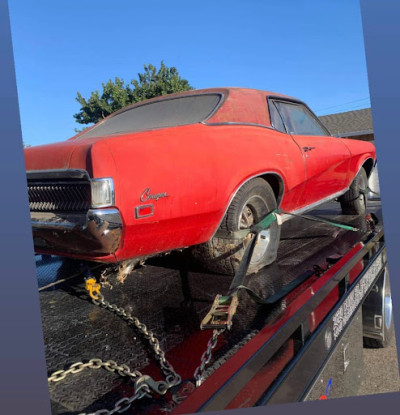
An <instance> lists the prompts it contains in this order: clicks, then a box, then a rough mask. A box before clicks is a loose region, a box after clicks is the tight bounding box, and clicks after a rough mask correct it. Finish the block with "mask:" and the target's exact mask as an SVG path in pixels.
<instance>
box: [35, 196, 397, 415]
mask: <svg viewBox="0 0 400 415" xmlns="http://www.w3.org/2000/svg"><path fill="white" fill-rule="evenodd" d="M368 212H371V213H373V214H374V215H375V217H376V218H378V223H377V224H375V222H374V221H367V220H366V218H365V215H363V216H341V214H340V209H339V206H338V204H337V203H334V202H332V203H329V204H326V205H324V206H322V207H320V208H319V209H318V210H315V211H313V212H311V213H310V214H311V215H317V216H319V217H322V218H325V219H327V220H329V221H334V222H339V223H346V224H348V225H351V226H353V227H355V228H358V231H357V232H352V231H349V230H344V229H339V228H336V227H334V226H332V225H331V224H328V223H324V222H315V221H310V220H306V219H304V218H294V219H292V220H290V221H288V222H285V223H284V224H283V225H282V233H281V244H280V248H279V252H278V259H277V261H276V263H274V264H272V265H270V266H268V267H265V268H264V269H263V270H261V271H259V272H258V273H256V274H253V275H249V276H247V277H246V280H245V284H246V285H247V287H249V288H251V290H253V291H254V292H256V293H257V294H258V295H259V296H260V297H263V298H267V299H269V300H270V301H269V302H268V301H267V302H268V304H264V305H260V304H258V303H256V302H255V301H254V300H253V299H252V298H251V297H250V296H249V295H248V294H247V293H246V292H244V291H243V292H240V294H239V305H238V307H237V310H236V314H235V315H234V316H233V318H232V327H231V328H230V330H224V331H222V330H221V331H216V330H201V329H200V323H201V321H202V319H203V318H204V316H205V315H207V313H208V311H209V310H210V307H211V305H212V303H213V300H214V298H215V296H216V295H217V294H224V293H226V292H227V290H228V288H229V286H230V284H231V281H232V277H228V276H224V275H213V274H210V273H207V272H205V271H204V270H203V269H201V268H200V266H198V265H196V264H194V263H193V262H192V261H191V260H190V256H189V255H188V253H187V251H183V252H175V253H171V254H170V255H168V256H165V257H161V258H154V259H152V260H148V261H147V263H146V264H145V265H144V266H142V267H140V268H138V269H135V270H134V271H132V273H131V274H130V275H129V276H128V277H127V278H126V279H125V280H121V279H119V280H118V278H117V276H116V275H113V274H110V273H109V274H108V275H107V276H105V275H104V274H103V276H102V277H99V278H98V281H99V282H100V283H101V295H102V296H103V298H104V299H106V301H107V304H115V307H114V309H112V308H110V307H108V308H107V307H104V306H103V307H102V306H101V304H100V306H99V305H98V304H97V305H96V304H94V303H93V302H91V301H90V297H89V296H88V293H87V291H86V289H85V281H84V278H83V273H82V268H81V265H80V264H78V262H77V261H72V260H65V259H64V260H63V259H62V258H60V257H54V256H40V255H38V256H37V273H38V280H39V292H40V300H41V310H42V322H43V332H44V341H45V353H46V360H47V368H48V373H49V376H50V379H53V380H54V381H52V380H50V381H49V388H50V397H51V404H52V411H53V414H55V415H56V414H57V415H61V414H63V415H67V414H69V415H72V414H81V413H86V414H88V413H97V414H112V413H121V412H123V411H125V412H124V413H127V414H165V413H173V414H183V413H195V412H205V411H213V410H222V409H234V408H245V407H252V406H263V405H268V404H275V403H287V402H298V401H306V400H317V399H327V398H335V397H344V396H352V395H355V394H356V392H357V388H358V386H359V384H360V383H361V380H362V379H361V374H362V363H363V362H362V347H363V343H364V344H365V343H367V344H370V345H373V346H378V347H384V346H385V345H386V344H387V342H388V341H389V340H390V337H391V334H392V331H393V321H392V317H391V296H390V286H389V276H388V272H387V266H386V249H385V242H384V231H383V226H382V215H381V206H380V202H379V201H369V202H368ZM86 265H87V266H88V267H89V268H92V269H91V271H90V272H92V273H94V274H96V272H97V276H100V275H101V272H100V271H101V270H102V268H101V266H100V268H99V265H98V264H86ZM299 281H301V282H300V283H299ZM115 309H119V314H118V312H115ZM122 310H123V312H125V314H124V313H123V312H121V311H122ZM117 311H118V310H117ZM124 316H125V317H126V316H135V317H136V318H137V319H138V321H139V323H138V324H136V323H135V324H127V322H128V323H129V322H130V323H132V321H133V320H130V321H127V320H129V317H128V319H127V318H124ZM141 323H144V324H145V326H146V327H147V328H148V330H151V332H152V333H154V336H155V338H157V339H158V342H159V343H158V342H156V343H157V344H158V345H159V348H158V349H157V345H156V346H155V343H154V342H149V341H148V340H149V338H151V336H147V338H146V336H143V325H142V326H141V327H142V329H140V327H139V328H138V325H140V324H141ZM146 330H147V329H146ZM146 330H145V331H146ZM157 350H159V353H158V354H157ZM160 351H161V352H160ZM164 352H165V361H167V362H169V364H171V365H172V366H173V368H174V371H175V372H176V373H177V374H179V376H180V378H181V382H179V383H178V384H177V385H176V386H174V387H172V388H171V389H169V390H168V391H167V392H165V390H164V391H161V392H160V390H161V387H160V383H159V384H158V386H159V387H158V392H160V393H157V384H154V385H153V388H152V389H151V390H150V389H146V392H148V393H147V394H141V395H140V393H139V395H140V396H139V395H138V394H137V393H138V389H135V383H136V387H137V382H136V381H137V379H138V377H139V375H141V376H143V375H147V376H151V378H152V379H155V380H157V381H163V380H165V379H166V373H167V374H168V370H166V371H165V370H164V371H163V370H162V369H160V365H159V364H158V363H157V359H158V362H160V361H164V360H163V356H164ZM160 353H161V355H160ZM160 356H161V357H160ZM91 359H101V361H99V360H95V361H93V360H91ZM110 361H111V362H112V363H109V362H110ZM75 362H80V363H77V365H75V366H74V367H73V368H72V370H71V364H73V363H75ZM101 362H103V363H101ZM104 362H106V364H104ZM107 362H108V363H107ZM201 363H203V366H202V367H200V369H199V366H201ZM122 365H127V366H122ZM161 366H162V365H161ZM127 367H128V369H127ZM74 368H75V370H74ZM90 368H91V369H95V370H89V369H90ZM121 368H122V369H121ZM84 369H87V370H84ZM104 369H108V370H104ZM164 369H165V368H164ZM196 369H197V371H196ZM60 370H61V372H58V377H57V376H56V377H53V378H52V374H54V372H57V371H60ZM135 370H138V371H140V373H137V374H136V375H129V373H135V372H134V371H135ZM65 371H68V372H65ZM195 372H196V375H197V376H194V374H195ZM127 373H128V376H126V375H127ZM169 373H171V372H169ZM56 378H57V379H56ZM148 379H149V378H148ZM55 380H57V381H55ZM196 382H197V383H196ZM139 392H140V390H139ZM135 394H136V398H132V397H133V396H135ZM130 398H131V399H130ZM105 409H107V410H105ZM96 411H98V412H96Z"/></svg>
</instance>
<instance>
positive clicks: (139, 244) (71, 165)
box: [25, 88, 376, 274]
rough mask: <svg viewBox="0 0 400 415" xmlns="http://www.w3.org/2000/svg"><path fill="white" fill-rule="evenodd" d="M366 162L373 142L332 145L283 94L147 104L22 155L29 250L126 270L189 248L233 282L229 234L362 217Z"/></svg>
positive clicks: (275, 241) (266, 236) (273, 246)
mask: <svg viewBox="0 0 400 415" xmlns="http://www.w3.org/2000/svg"><path fill="white" fill-rule="evenodd" d="M375 157H376V154H375V148H374V146H373V145H372V144H370V143H368V142H363V141H356V140H351V139H343V138H337V137H333V136H331V135H330V133H329V131H328V130H327V129H326V128H325V127H324V126H323V125H322V123H321V122H320V120H319V119H318V118H317V117H316V116H315V115H314V114H313V112H312V111H311V110H310V109H309V108H308V106H307V105H306V104H304V103H303V102H302V101H299V100H297V99H295V98H291V97H288V96H285V95H281V94H277V93H273V92H265V91H260V90H254V89H245V88H214V89H203V90H193V91H188V92H182V93H177V94H171V95H166V96H161V97H157V98H153V99H150V100H147V101H143V102H140V103H137V104H134V105H130V106H128V107H125V108H123V109H121V110H119V111H117V112H115V113H114V114H112V115H110V116H108V117H106V118H105V119H103V120H102V121H100V122H99V123H97V124H96V125H94V126H92V127H90V128H88V129H86V130H84V131H82V132H81V133H79V134H78V135H76V136H74V137H72V138H70V139H69V140H67V141H65V142H58V143H55V144H49V145H43V146H37V147H31V148H27V149H25V161H26V168H27V179H28V192H29V203H30V211H31V220H32V229H33V237H34V246H35V251H36V252H38V253H43V254H56V255H63V256H69V257H73V258H81V259H85V260H91V261H100V262H106V263H127V262H126V261H132V260H142V259H144V258H148V257H150V256H153V255H156V254H160V253H165V252H169V251H172V250H176V249H181V248H187V247H192V252H193V255H194V256H195V257H196V258H197V259H199V260H200V261H201V262H202V263H203V264H204V265H205V266H206V267H207V268H208V269H209V270H211V271H213V272H217V273H224V274H233V273H234V272H235V270H236V269H237V267H238V264H239V262H240V259H241V257H242V255H243V251H244V246H245V244H246V243H245V242H246V241H243V239H235V238H234V237H233V236H232V237H230V236H229V235H230V233H231V234H232V232H235V231H237V230H241V229H247V228H250V227H251V226H252V225H254V224H256V223H257V222H259V221H260V220H261V219H263V218H264V217H265V216H266V215H267V214H268V213H270V212H272V211H273V210H274V209H276V208H277V207H279V208H281V209H282V210H284V211H286V212H289V213H296V214H301V213H303V212H306V211H307V210H310V209H312V208H315V207H316V206H317V205H319V204H322V203H324V202H327V201H329V200H333V199H337V200H338V201H339V202H340V204H341V207H342V210H343V213H345V214H351V215H359V214H362V213H363V212H364V211H365V206H366V197H365V195H366V190H367V180H368V176H369V175H370V174H371V172H372V170H373V167H374V163H375ZM288 218H289V217H288V215H286V216H285V215H283V217H282V219H283V221H284V220H286V219H288ZM280 223H281V221H275V222H274V223H273V224H272V225H271V226H270V227H269V228H268V229H266V230H265V231H263V232H261V233H260V234H259V235H258V241H257V244H256V247H255V249H254V253H253V256H252V260H251V263H250V267H249V271H248V272H249V273H252V272H256V271H258V270H259V269H260V268H262V267H264V266H266V265H268V264H270V263H272V262H273V261H274V260H275V259H276V256H277V249H278V245H279V239H280ZM232 235H234V233H233V234H232Z"/></svg>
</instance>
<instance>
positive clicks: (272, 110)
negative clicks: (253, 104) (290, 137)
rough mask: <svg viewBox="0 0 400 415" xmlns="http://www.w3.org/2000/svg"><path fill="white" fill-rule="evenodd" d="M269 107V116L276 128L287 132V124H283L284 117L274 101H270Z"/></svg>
mask: <svg viewBox="0 0 400 415" xmlns="http://www.w3.org/2000/svg"><path fill="white" fill-rule="evenodd" d="M268 107H269V116H270V118H271V125H272V127H274V128H275V130H278V131H280V132H281V133H286V129H285V126H284V125H283V121H282V118H281V116H280V114H279V112H278V109H277V108H276V106H275V102H274V101H268Z"/></svg>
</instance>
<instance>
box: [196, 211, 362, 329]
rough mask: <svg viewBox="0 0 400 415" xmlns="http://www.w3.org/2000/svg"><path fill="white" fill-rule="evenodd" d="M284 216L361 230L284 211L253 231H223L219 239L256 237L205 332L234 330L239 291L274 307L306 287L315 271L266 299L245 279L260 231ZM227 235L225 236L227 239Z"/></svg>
mask: <svg viewBox="0 0 400 415" xmlns="http://www.w3.org/2000/svg"><path fill="white" fill-rule="evenodd" d="M280 214H287V215H291V216H296V217H301V218H303V219H308V220H312V221H317V222H323V223H326V224H329V225H332V226H335V227H338V228H341V229H345V230H348V231H352V232H357V231H359V229H358V228H354V227H353V226H349V225H345V224H343V223H337V222H332V221H330V220H327V219H324V218H321V217H318V216H308V215H300V214H295V213H289V212H285V211H283V210H281V209H279V208H278V209H274V210H273V211H272V212H270V213H269V214H268V215H267V216H265V217H264V219H262V220H261V221H260V222H258V223H257V224H255V225H253V226H252V227H250V228H249V229H243V230H239V231H235V232H225V233H221V232H219V233H218V234H216V236H218V237H224V236H225V237H230V238H235V239H239V238H243V239H244V238H246V237H247V236H248V235H249V234H252V235H253V237H252V238H251V240H250V241H249V243H248V245H247V246H246V248H245V250H244V253H243V257H242V260H241V261H240V264H239V267H238V269H237V270H236V273H235V275H234V277H233V280H232V282H231V285H230V287H229V289H228V292H227V294H226V295H224V296H223V295H219V294H218V295H217V296H216V297H215V299H214V302H213V304H212V307H211V309H210V311H209V312H208V313H207V315H206V316H205V317H204V319H203V320H202V322H201V324H200V327H201V329H202V330H204V329H228V330H229V329H230V328H231V327H232V318H233V316H234V314H235V313H236V309H237V306H238V304H239V301H238V292H239V290H245V291H246V292H247V293H248V294H249V295H250V297H251V298H252V299H253V300H254V301H255V302H256V303H258V304H260V305H271V304H274V303H276V302H277V301H279V300H280V299H282V298H283V297H285V296H286V295H287V294H288V293H289V292H291V291H292V290H294V289H295V288H296V287H298V286H299V285H300V284H302V283H303V282H304V281H305V280H307V279H308V278H309V277H311V276H312V275H314V274H315V271H314V270H313V271H311V270H310V271H307V272H305V273H303V274H301V275H300V276H298V277H297V278H295V279H294V280H293V281H291V282H290V283H289V284H287V285H285V286H284V287H283V288H282V289H281V290H280V291H278V292H276V293H275V294H273V295H271V296H269V297H267V298H263V297H261V296H259V295H258V294H256V293H255V292H254V291H253V290H252V289H251V288H249V287H246V286H245V285H244V280H245V278H246V274H247V270H248V268H249V265H250V261H251V257H252V255H253V251H254V248H255V245H256V243H257V240H258V235H259V234H260V232H262V231H264V230H266V229H267V228H269V227H270V226H271V225H272V223H274V222H275V221H279V222H278V223H281V219H280V216H279V215H280ZM223 235H224V236H223Z"/></svg>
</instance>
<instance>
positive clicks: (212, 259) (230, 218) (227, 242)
mask: <svg viewBox="0 0 400 415" xmlns="http://www.w3.org/2000/svg"><path fill="white" fill-rule="evenodd" d="M259 193H261V195H262V196H263V197H264V198H265V199H266V200H265V201H266V202H267V208H268V211H272V210H274V209H276V207H277V203H276V199H275V195H274V192H273V190H272V188H271V186H270V185H269V184H268V182H266V181H265V180H264V179H261V178H255V179H252V180H250V181H249V182H247V183H245V184H244V185H243V186H242V187H241V188H240V189H239V190H238V192H237V193H236V195H235V197H234V198H233V200H232V202H231V204H230V206H229V208H228V210H227V212H226V214H225V216H224V218H223V220H222V223H221V225H220V227H219V229H220V230H222V231H236V230H237V223H238V215H239V214H240V212H241V210H242V207H243V206H244V203H245V202H246V200H248V199H249V198H250V197H251V196H255V195H258V194H259ZM259 219H260V220H261V219H262V218H259ZM270 229H271V242H270V244H271V246H272V249H271V250H269V251H272V253H271V255H268V253H267V255H266V256H265V258H263V260H262V261H260V262H259V263H257V264H255V265H250V266H249V269H248V272H247V274H251V273H254V272H257V271H258V270H260V269H261V268H263V267H264V266H266V265H269V264H270V263H272V262H274V261H275V259H276V251H277V249H278V245H279V239H280V226H279V225H278V223H277V222H274V223H273V224H272V225H271V228H270ZM242 242H243V241H242V240H238V239H226V238H219V237H213V238H211V240H210V241H208V242H206V243H203V244H200V245H197V246H195V247H194V248H193V249H192V254H193V256H194V258H195V259H196V260H197V261H199V262H200V263H201V264H202V265H203V266H204V267H205V268H206V269H207V270H209V271H211V272H214V273H217V274H225V275H234V274H235V272H236V270H237V268H238V266H239V263H240V261H241V258H242V256H243V252H244V249H243V248H242V246H243V243H242ZM239 247H240V249H238V248H239ZM221 253H222V254H221Z"/></svg>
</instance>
